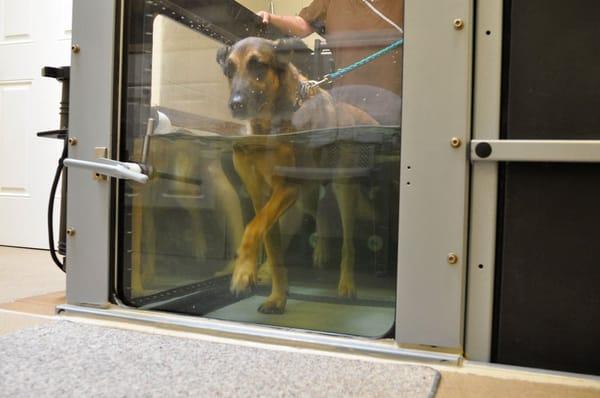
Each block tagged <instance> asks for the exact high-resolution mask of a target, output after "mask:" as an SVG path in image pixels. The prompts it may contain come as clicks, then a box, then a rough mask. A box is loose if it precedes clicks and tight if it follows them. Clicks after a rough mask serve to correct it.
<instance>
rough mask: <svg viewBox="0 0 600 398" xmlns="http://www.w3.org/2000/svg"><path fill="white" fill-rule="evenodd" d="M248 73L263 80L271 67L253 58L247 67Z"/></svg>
mask: <svg viewBox="0 0 600 398" xmlns="http://www.w3.org/2000/svg"><path fill="white" fill-rule="evenodd" d="M246 68H247V69H248V71H249V72H250V73H252V74H253V75H254V76H256V77H257V78H258V79H263V78H264V77H265V75H266V74H267V71H268V70H269V65H268V64H266V63H264V62H261V61H259V60H258V59H257V58H255V57H252V58H250V60H248V65H247V66H246Z"/></svg>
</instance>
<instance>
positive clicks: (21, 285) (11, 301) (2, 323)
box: [0, 246, 65, 334]
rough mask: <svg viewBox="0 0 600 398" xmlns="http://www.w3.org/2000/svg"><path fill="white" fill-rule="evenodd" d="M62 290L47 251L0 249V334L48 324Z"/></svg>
mask: <svg viewBox="0 0 600 398" xmlns="http://www.w3.org/2000/svg"><path fill="white" fill-rule="evenodd" d="M64 290H65V274H64V273H63V272H62V271H61V270H59V269H58V267H56V265H54V263H53V262H52V259H51V258H50V254H49V253H48V251H46V250H32V249H22V248H14V247H6V246H0V334H4V333H9V332H12V331H16V330H19V329H22V328H25V327H28V326H33V325H38V324H41V323H44V322H50V321H51V320H52V317H53V315H54V307H55V306H56V305H57V304H59V303H62V302H64V297H65V295H64Z"/></svg>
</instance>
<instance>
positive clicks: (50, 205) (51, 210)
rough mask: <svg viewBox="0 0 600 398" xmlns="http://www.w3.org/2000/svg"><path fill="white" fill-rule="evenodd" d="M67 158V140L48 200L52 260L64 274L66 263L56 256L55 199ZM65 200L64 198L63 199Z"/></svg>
mask: <svg viewBox="0 0 600 398" xmlns="http://www.w3.org/2000/svg"><path fill="white" fill-rule="evenodd" d="M66 157H67V140H66V139H65V140H64V145H63V151H62V155H61V156H60V159H59V160H58V167H57V168H56V173H55V174H54V181H52V188H50V199H49V200H48V243H49V246H50V256H51V257H52V260H53V261H54V263H55V264H56V266H57V267H58V268H60V270H61V271H62V272H65V273H66V272H67V267H66V266H65V263H64V262H62V261H60V259H59V258H58V256H57V255H56V249H55V248H54V226H53V219H54V217H53V216H54V197H55V196H56V188H57V187H58V180H60V175H61V173H62V171H63V168H64V165H63V161H64V160H65V158H66ZM63 200H64V198H63Z"/></svg>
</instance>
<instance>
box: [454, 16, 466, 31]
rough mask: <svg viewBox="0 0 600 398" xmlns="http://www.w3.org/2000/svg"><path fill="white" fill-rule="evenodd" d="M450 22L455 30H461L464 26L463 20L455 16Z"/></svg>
mask: <svg viewBox="0 0 600 398" xmlns="http://www.w3.org/2000/svg"><path fill="white" fill-rule="evenodd" d="M452 24H453V25H454V29H456V30H461V29H462V28H464V27H465V21H463V20H462V19H460V18H456V19H455V20H454V21H452Z"/></svg>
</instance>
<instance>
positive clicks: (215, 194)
mask: <svg viewBox="0 0 600 398" xmlns="http://www.w3.org/2000/svg"><path fill="white" fill-rule="evenodd" d="M177 3H179V2H177V1H174V2H168V1H145V2H142V1H140V2H137V1H133V2H131V4H130V5H129V6H128V11H127V24H128V34H127V37H126V39H127V42H128V43H127V44H128V46H127V49H128V50H127V53H126V62H125V64H126V67H127V79H126V84H125V88H124V90H125V96H126V98H127V101H126V105H125V106H124V123H123V125H124V127H125V128H124V129H123V130H124V133H123V136H122V140H121V145H122V151H121V156H122V157H125V158H127V159H128V160H130V161H138V162H141V163H144V164H145V165H146V167H147V169H148V170H149V173H150V181H149V182H148V183H147V184H146V185H137V184H135V183H125V184H124V185H123V186H122V189H121V195H120V198H119V214H120V222H119V253H120V256H119V269H120V278H119V288H120V289H119V290H120V295H121V298H122V299H123V300H124V301H125V302H126V303H128V304H130V305H133V306H137V307H141V308H146V309H155V310H164V311H172V312H178V313H186V314H194V315H202V316H206V317H211V318H217V319H224V320H233V321H242V322H251V323H260V324H267V325H275V326H282V327H293V328H304V329H312V330H319V331H325V332H333V333H345V334H353V335H360V336H368V337H380V336H383V335H385V334H386V333H387V332H388V331H389V330H390V329H391V327H392V326H393V323H394V310H395V296H396V295H395V278H396V250H397V225H398V214H397V209H398V190H399V187H398V184H399V165H400V128H399V126H398V125H399V116H400V98H399V96H398V94H399V90H400V85H399V84H400V81H399V80H398V77H399V76H400V75H401V71H400V63H401V58H399V57H401V54H400V53H398V52H395V53H394V54H389V55H386V57H388V58H387V61H386V58H382V59H380V60H379V61H378V62H382V61H385V62H388V61H389V62H392V63H393V64H392V65H397V67H392V69H391V70H396V71H397V75H393V77H392V78H391V79H385V78H382V77H381V76H378V78H377V79H375V80H374V81H365V80H361V81H359V82H355V81H351V80H350V82H349V83H347V84H345V83H344V84H335V85H333V87H331V86H327V87H322V88H316V87H313V86H312V85H311V84H310V83H309V82H308V80H307V76H308V77H310V78H316V77H318V76H322V75H323V74H324V73H326V72H330V71H331V65H332V63H333V62H340V61H339V59H340V54H343V53H344V51H345V50H344V49H350V48H352V52H354V53H359V52H360V53H361V54H362V53H366V54H367V55H368V54H370V53H372V52H375V51H377V50H378V49H379V48H381V47H385V45H387V44H389V43H390V42H392V41H393V40H395V39H397V37H398V34H399V33H398V32H397V31H393V32H390V29H388V28H389V27H386V29H378V28H377V26H380V24H379V23H377V24H375V26H374V28H373V29H371V31H369V34H368V35H367V36H368V39H369V40H367V41H365V40H364V37H363V40H362V41H360V40H358V39H357V38H356V37H353V36H352V35H347V36H346V37H345V38H344V40H341V39H340V38H339V37H337V36H335V35H332V36H331V37H332V43H334V44H336V45H335V46H331V45H329V42H328V44H327V45H325V44H323V43H318V44H317V47H319V48H318V49H317V50H313V49H310V48H308V47H306V45H305V43H303V42H301V41H298V40H293V39H289V38H288V39H276V34H275V33H273V32H271V33H269V32H266V33H265V32H264V31H263V30H261V29H258V30H257V28H256V25H257V24H256V21H255V20H254V19H253V18H254V17H253V14H252V13H251V12H249V11H247V10H245V9H242V8H240V10H241V11H240V13H238V14H236V15H238V16H239V15H247V18H248V20H250V21H251V22H252V23H254V24H255V25H248V24H246V25H243V24H242V26H246V28H245V29H246V30H247V31H248V33H247V36H248V37H246V38H239V37H230V36H235V35H230V34H229V33H228V31H227V30H226V27H227V26H228V25H227V23H226V22H227V21H225V22H223V18H221V19H219V18H216V19H214V20H211V19H210V18H208V16H210V15H211V14H210V13H217V11H218V10H216V9H215V8H210V7H203V6H202V4H203V2H202V1H198V2H197V6H195V7H191V8H189V9H186V8H181V7H179V6H177ZM381 3H382V4H385V2H381ZM383 8H384V9H385V10H387V11H389V7H387V6H386V7H383ZM385 10H384V11H385ZM242 11H247V13H246V14H243V13H242ZM303 12H304V13H306V12H305V11H303ZM219 15H221V14H219ZM149 16H152V18H149ZM202 17H206V18H208V19H202ZM232 18H233V17H232ZM236 18H237V17H236ZM307 18H308V17H307ZM375 18H378V17H375ZM216 20H218V21H221V22H219V23H216V22H215V21H216ZM211 21H212V23H211ZM238 22H239V21H238ZM325 22H326V21H325ZM238 25H239V23H238ZM252 26H254V27H253V28H252V29H250V28H249V27H252ZM330 26H334V25H330ZM386 26H387V25H386ZM232 29H233V28H232ZM236 29H238V28H236ZM238 34H239V32H238ZM257 35H267V36H268V35H271V39H269V40H267V39H262V38H258V37H255V36H257ZM325 37H327V35H326V36H325ZM327 38H328V39H329V37H327ZM336 40H338V41H337V42H336ZM344 46H345V47H344ZM323 48H325V49H323ZM359 50H360V51H359ZM340 51H341V53H340ZM346 55H347V54H346ZM390 60H391V61H390ZM324 65H329V68H330V69H326V68H325V67H324ZM333 65H334V66H335V67H337V66H338V65H337V64H333ZM339 66H343V65H339ZM384 69H385V70H388V69H389V68H388V67H387V66H386V67H385V68H384ZM371 70H373V69H371ZM374 70H377V68H375V69H374ZM380 70H381V69H380ZM396 76H398V77H396ZM384 83H385V84H384ZM386 84H389V87H386Z"/></svg>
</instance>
